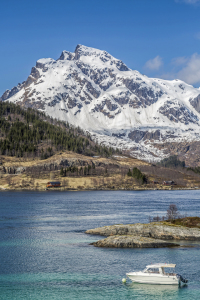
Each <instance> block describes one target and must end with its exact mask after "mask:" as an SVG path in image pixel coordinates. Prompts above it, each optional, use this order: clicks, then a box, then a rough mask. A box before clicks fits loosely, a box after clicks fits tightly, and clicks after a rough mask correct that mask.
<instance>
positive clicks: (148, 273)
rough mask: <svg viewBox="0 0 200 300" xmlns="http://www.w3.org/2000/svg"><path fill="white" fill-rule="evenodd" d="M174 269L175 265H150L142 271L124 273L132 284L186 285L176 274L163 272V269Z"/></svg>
mask: <svg viewBox="0 0 200 300" xmlns="http://www.w3.org/2000/svg"><path fill="white" fill-rule="evenodd" d="M175 267H176V265H175V264H161V263H160V264H152V265H148V266H146V268H145V269H144V270H143V271H140V272H130V273H126V276H127V277H128V278H130V279H131V280H132V281H133V282H138V283H149V284H174V285H180V284H181V281H182V282H183V283H187V282H188V280H187V279H184V278H183V277H182V276H181V275H179V274H176V273H175V272H174V271H173V272H171V273H167V272H166V271H165V268H173V269H174V268H175ZM123 282H125V281H123Z"/></svg>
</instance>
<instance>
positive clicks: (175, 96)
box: [0, 45, 200, 160]
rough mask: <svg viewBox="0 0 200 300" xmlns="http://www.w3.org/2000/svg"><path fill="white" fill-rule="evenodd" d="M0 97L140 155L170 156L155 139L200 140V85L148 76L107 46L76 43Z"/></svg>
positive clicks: (42, 61)
mask: <svg viewBox="0 0 200 300" xmlns="http://www.w3.org/2000/svg"><path fill="white" fill-rule="evenodd" d="M0 100H1V101H11V102H14V103H18V104H20V105H22V106H25V107H33V108H36V109H40V110H42V111H44V112H46V113H47V114H49V115H51V116H53V117H55V118H58V119H61V120H65V121H68V122H69V123H71V124H74V125H76V126H80V127H81V128H83V129H85V130H87V131H89V132H90V133H91V134H92V136H93V138H94V139H97V140H98V141H99V142H102V143H105V144H107V145H108V144H109V145H112V146H116V147H120V148H124V149H130V150H131V151H132V153H134V154H135V155H136V156H137V157H140V158H144V159H152V158H153V157H154V158H155V159H157V160H159V159H160V158H162V157H164V156H166V155H168V153H167V154H166V153H165V152H164V151H163V150H160V149H159V147H154V142H157V143H163V142H172V141H176V142H180V141H183V140H187V141H193V140H198V139H200V134H199V126H200V90H199V89H196V88H194V87H192V86H190V85H188V84H186V83H184V82H182V81H180V80H173V81H166V80H161V79H155V78H154V79H153V78H148V77H146V76H144V75H142V74H140V73H139V72H138V71H133V70H131V69H129V68H128V67H127V66H126V65H125V64H124V63H123V62H122V61H121V60H118V59H116V58H114V57H113V56H111V55H110V54H109V53H107V52H106V51H101V50H98V49H94V48H89V47H85V46H82V45H78V46H77V47H76V49H75V52H74V53H71V52H68V51H63V52H62V53H61V56H60V57H59V58H58V59H57V60H54V59H51V58H45V59H40V60H38V61H37V62H36V66H35V67H33V68H32V70H31V74H30V75H29V77H28V78H27V80H26V81H24V82H23V83H22V84H18V85H17V86H16V87H14V88H13V89H11V90H7V91H6V92H5V93H4V94H3V95H2V97H1V98H0Z"/></svg>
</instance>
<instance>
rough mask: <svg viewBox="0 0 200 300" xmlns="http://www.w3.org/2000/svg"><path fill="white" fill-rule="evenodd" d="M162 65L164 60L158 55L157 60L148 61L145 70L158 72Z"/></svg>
mask: <svg viewBox="0 0 200 300" xmlns="http://www.w3.org/2000/svg"><path fill="white" fill-rule="evenodd" d="M162 65H163V62H162V58H161V57H160V56H159V55H158V56H156V57H155V58H153V59H150V60H148V61H147V62H146V64H145V68H146V69H149V70H151V71H157V70H159V69H160V67H161V66H162Z"/></svg>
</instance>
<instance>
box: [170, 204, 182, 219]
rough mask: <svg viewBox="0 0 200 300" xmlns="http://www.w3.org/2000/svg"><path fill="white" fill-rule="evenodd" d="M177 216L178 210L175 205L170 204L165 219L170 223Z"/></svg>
mask: <svg viewBox="0 0 200 300" xmlns="http://www.w3.org/2000/svg"><path fill="white" fill-rule="evenodd" d="M178 215H179V212H178V208H177V206H176V204H170V206H169V208H168V210H167V219H168V220H170V221H173V220H175V219H177V217H178Z"/></svg>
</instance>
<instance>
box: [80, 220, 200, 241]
mask: <svg viewBox="0 0 200 300" xmlns="http://www.w3.org/2000/svg"><path fill="white" fill-rule="evenodd" d="M86 233H87V234H94V235H101V236H113V235H132V236H141V237H147V238H153V239H161V240H186V241H200V229H198V228H188V227H183V226H177V225H166V224H163V223H162V222H160V223H158V222H156V223H148V224H141V223H137V224H127V225H123V224H121V225H111V226H104V227H99V228H95V229H90V230H87V231H86Z"/></svg>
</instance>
